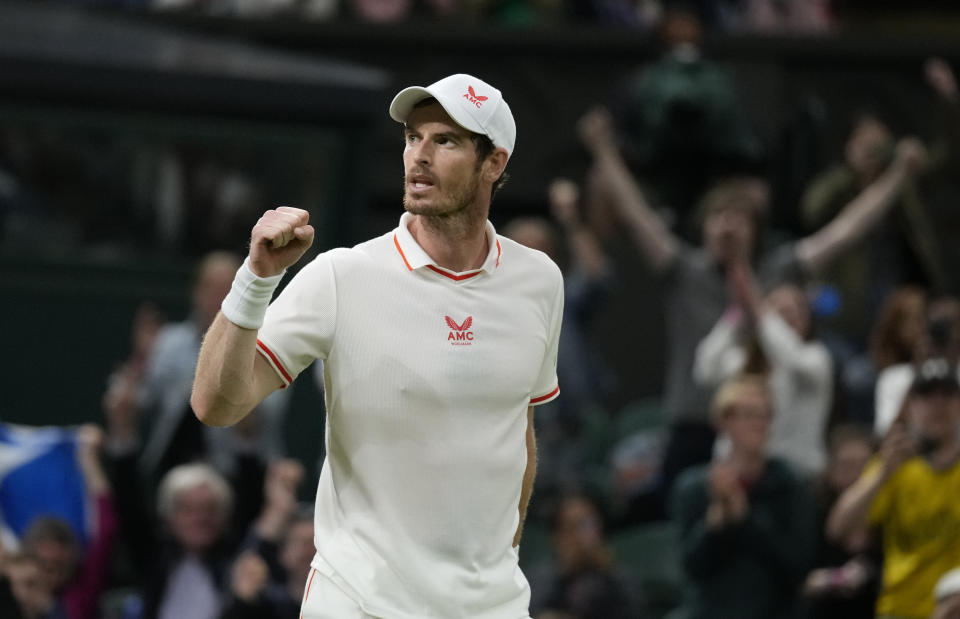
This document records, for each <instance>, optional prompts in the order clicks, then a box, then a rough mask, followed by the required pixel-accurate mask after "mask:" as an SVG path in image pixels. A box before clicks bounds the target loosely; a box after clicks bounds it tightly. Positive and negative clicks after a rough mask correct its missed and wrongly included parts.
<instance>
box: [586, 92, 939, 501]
mask: <svg viewBox="0 0 960 619" xmlns="http://www.w3.org/2000/svg"><path fill="white" fill-rule="evenodd" d="M579 130H580V136H581V140H582V141H583V143H584V145H585V146H586V148H587V149H588V150H589V151H590V152H591V154H592V155H593V159H594V166H595V173H596V175H597V177H598V179H599V183H598V186H599V187H600V189H601V190H602V192H603V194H604V197H606V199H607V200H608V201H609V202H610V204H611V205H612V206H613V208H614V210H615V211H616V213H617V215H618V217H619V218H620V220H621V221H622V222H623V224H624V228H625V230H626V232H627V233H628V234H629V235H630V236H631V239H632V240H633V242H634V244H635V245H636V246H637V248H638V249H639V250H640V253H641V254H642V255H643V257H644V258H645V259H646V261H647V263H648V264H649V266H650V268H651V269H652V270H653V271H655V272H656V274H657V275H658V276H659V277H660V279H661V280H662V286H663V291H664V301H663V303H664V307H665V309H666V312H665V318H666V333H667V336H666V337H667V348H668V361H667V376H666V385H665V389H664V391H665V396H664V400H665V402H664V407H665V409H666V411H667V415H668V417H669V418H670V423H671V430H670V438H669V441H668V445H667V451H666V454H665V457H664V464H663V477H664V484H665V488H667V489H669V485H670V483H671V482H672V480H673V479H674V478H675V477H676V475H677V474H678V473H679V472H680V471H682V470H684V469H685V468H687V467H689V466H691V465H695V464H700V463H703V462H706V461H708V460H709V458H710V455H711V453H712V450H713V441H714V437H715V433H714V431H713V429H712V427H711V426H710V424H709V422H708V420H707V411H708V409H709V402H710V395H711V390H710V389H705V388H702V387H698V386H697V385H696V383H695V382H694V379H693V375H694V373H693V366H694V359H695V356H696V348H697V345H698V344H699V343H700V341H701V340H702V339H703V338H704V337H705V336H706V335H707V334H708V333H709V332H710V329H711V328H712V327H713V325H714V324H716V322H717V320H718V319H719V318H720V317H721V316H722V315H723V313H724V311H725V310H726V309H727V306H728V304H729V302H730V298H729V294H728V288H729V286H730V284H729V283H728V282H727V279H728V275H729V273H730V272H731V271H732V270H731V269H730V267H731V266H733V265H737V264H740V263H742V262H752V263H754V264H756V271H757V273H758V275H759V278H760V281H761V283H763V284H772V283H778V282H781V281H784V280H788V279H797V278H799V277H801V276H803V275H804V274H806V273H811V272H814V271H815V270H816V269H817V268H819V267H820V266H822V265H824V264H827V263H828V262H830V261H831V260H832V259H833V258H834V257H835V256H837V255H838V254H839V253H841V252H843V251H844V250H846V249H848V248H849V247H850V246H851V245H853V244H854V243H855V242H856V241H857V240H859V239H861V238H863V236H864V235H865V234H866V233H867V231H868V230H869V229H870V228H871V226H873V225H875V224H876V222H877V221H878V220H879V219H880V218H881V217H882V216H883V214H884V213H885V212H886V211H887V210H888V209H889V208H890V206H891V204H892V203H893V201H894V199H895V198H896V196H897V195H898V194H899V192H900V190H901V188H902V187H903V186H904V184H905V183H906V182H907V181H908V180H909V179H910V178H911V177H912V176H913V175H914V174H915V173H916V172H917V170H918V169H919V168H920V167H922V164H923V161H924V158H925V151H924V149H923V146H922V145H921V144H920V142H919V141H918V140H916V139H915V138H905V139H903V140H901V142H900V144H898V145H897V149H896V155H895V157H894V159H893V162H892V163H891V164H890V165H889V166H888V167H887V168H886V169H885V170H884V171H883V173H882V174H881V175H880V176H879V177H878V178H877V179H876V180H875V181H873V183H871V184H870V185H868V186H867V187H866V188H865V189H864V190H863V191H862V192H861V193H860V194H859V195H857V196H856V197H855V198H853V200H851V201H850V202H849V203H848V204H847V205H846V206H845V207H844V208H843V210H842V211H841V212H840V214H839V215H837V217H836V218H835V219H833V220H832V221H831V222H830V223H829V224H828V225H826V226H824V227H823V228H821V229H820V230H819V231H817V232H816V233H815V234H813V235H811V236H808V237H805V238H803V239H800V240H799V241H797V242H796V243H793V244H788V245H784V246H780V247H778V248H776V249H775V250H774V251H772V252H769V253H764V255H760V253H761V252H758V251H757V250H758V247H759V246H760V245H761V243H760V241H761V236H762V232H763V231H762V229H761V226H760V223H761V221H762V219H763V215H764V213H765V211H766V206H767V200H768V197H767V187H766V185H765V183H763V182H762V181H760V180H757V179H732V180H728V181H725V182H722V183H719V184H718V185H717V186H716V187H715V188H714V189H712V190H710V191H708V192H707V193H706V195H705V196H704V198H703V200H702V203H701V207H700V211H701V217H702V238H703V241H702V247H699V248H694V247H690V246H688V245H687V244H685V243H684V242H683V241H681V240H680V239H679V238H678V237H677V236H675V235H674V234H673V233H672V232H671V231H670V229H669V228H668V227H667V224H666V223H665V222H664V221H663V220H662V219H661V218H660V217H659V215H658V214H657V212H656V211H655V210H654V208H653V207H652V206H651V205H650V204H648V202H647V200H646V197H645V196H644V194H643V192H642V191H641V190H640V188H639V186H638V185H637V183H636V181H635V180H634V179H633V177H632V176H631V174H630V171H629V170H628V168H627V166H626V164H625V163H624V161H623V158H622V157H621V155H620V153H619V151H618V147H617V143H616V140H615V139H614V134H613V126H612V123H611V120H610V117H609V114H608V113H606V112H605V111H603V110H592V111H591V112H589V113H588V114H587V115H586V116H585V117H584V118H583V119H582V120H581V122H580V127H579Z"/></svg>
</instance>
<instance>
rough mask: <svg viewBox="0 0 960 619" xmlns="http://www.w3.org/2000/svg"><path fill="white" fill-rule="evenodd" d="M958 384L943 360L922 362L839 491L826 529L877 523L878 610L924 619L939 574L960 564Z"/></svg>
mask: <svg viewBox="0 0 960 619" xmlns="http://www.w3.org/2000/svg"><path fill="white" fill-rule="evenodd" d="M958 431H960V382H958V381H957V374H956V370H955V369H954V367H953V366H952V365H950V364H949V363H948V362H947V361H946V360H944V359H931V360H928V361H925V362H924V363H923V364H922V365H921V366H920V368H919V370H918V372H917V377H916V378H915V379H914V383H913V385H912V386H911V388H910V393H909V395H908V398H907V404H906V411H905V418H903V419H901V420H898V422H896V423H895V424H894V425H893V426H892V427H891V429H890V432H889V433H888V434H887V437H886V438H885V439H884V444H883V447H882V449H881V454H880V457H879V458H878V459H877V460H876V461H874V462H873V463H872V464H871V465H870V466H868V467H867V469H866V470H865V471H864V473H863V475H861V476H860V479H859V480H857V482H856V483H855V484H853V486H851V487H850V488H849V489H848V490H847V491H846V492H844V493H843V495H841V497H840V499H839V500H838V501H837V504H836V506H835V507H834V508H833V511H832V512H831V514H830V517H829V519H828V520H827V534H828V535H830V536H831V537H832V538H833V539H835V540H838V541H841V540H845V539H848V538H849V537H850V536H851V535H853V534H856V533H858V532H859V531H861V530H862V527H863V526H864V525H866V524H869V525H872V526H879V527H880V529H881V530H882V536H883V537H882V543H883V556H884V563H883V584H882V590H881V592H880V598H879V600H878V601H877V615H878V616H879V617H884V618H890V619H894V618H895V619H922V618H924V617H929V616H930V614H931V613H933V610H934V598H933V591H934V587H935V585H936V583H937V580H938V579H939V578H940V577H941V576H942V575H943V574H944V573H946V572H947V571H949V570H950V569H952V568H953V567H955V566H957V565H960V440H958Z"/></svg>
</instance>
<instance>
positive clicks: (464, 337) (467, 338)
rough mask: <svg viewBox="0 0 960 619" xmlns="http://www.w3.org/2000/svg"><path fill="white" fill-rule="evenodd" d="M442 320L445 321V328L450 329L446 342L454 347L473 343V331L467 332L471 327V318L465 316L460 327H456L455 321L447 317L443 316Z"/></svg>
mask: <svg viewBox="0 0 960 619" xmlns="http://www.w3.org/2000/svg"><path fill="white" fill-rule="evenodd" d="M444 318H446V319H447V326H448V327H450V334H449V335H448V336H447V341H448V342H450V343H451V344H453V345H454V346H469V345H470V342H472V341H473V331H469V330H468V329H470V327H471V326H472V325H473V316H467V319H466V320H464V321H463V324H462V325H458V324H457V321H456V320H454V319H453V318H450V317H449V316H444Z"/></svg>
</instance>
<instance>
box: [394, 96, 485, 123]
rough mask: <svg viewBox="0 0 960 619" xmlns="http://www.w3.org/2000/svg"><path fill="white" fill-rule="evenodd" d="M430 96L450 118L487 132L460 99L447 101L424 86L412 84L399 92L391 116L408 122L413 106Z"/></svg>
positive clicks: (399, 120)
mask: <svg viewBox="0 0 960 619" xmlns="http://www.w3.org/2000/svg"><path fill="white" fill-rule="evenodd" d="M430 97H433V98H434V99H436V100H437V103H439V104H440V106H441V107H442V108H443V109H444V110H445V111H446V112H447V114H448V115H449V116H450V118H452V119H453V121H454V122H455V123H457V124H458V125H460V126H461V127H463V128H464V129H466V130H467V131H472V132H474V133H482V134H486V131H484V129H483V127H481V126H480V125H479V124H478V123H477V122H476V121H475V120H474V119H473V118H471V117H470V116H469V114H467V113H466V112H464V111H463V110H462V109H460V106H459V101H456V100H455V101H445V100H444V98H443V97H442V95H438V94H437V93H434V92H431V91H430V90H429V89H428V88H424V87H423V86H410V87H408V88H404V89H403V90H401V91H400V92H398V93H397V96H396V97H394V98H393V101H392V102H391V103H390V118H392V119H394V120H395V121H397V122H398V123H405V122H407V119H408V118H409V117H410V112H412V111H413V108H414V107H415V106H416V105H417V104H418V103H420V102H421V101H423V100H424V99H429V98H430Z"/></svg>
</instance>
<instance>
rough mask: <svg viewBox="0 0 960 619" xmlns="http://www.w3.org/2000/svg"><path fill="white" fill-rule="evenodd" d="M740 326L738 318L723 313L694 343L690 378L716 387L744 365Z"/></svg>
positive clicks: (744, 356)
mask: <svg viewBox="0 0 960 619" xmlns="http://www.w3.org/2000/svg"><path fill="white" fill-rule="evenodd" d="M739 330H740V326H739V324H738V321H737V320H736V319H733V318H732V317H730V316H728V315H726V314H724V316H723V317H721V318H720V320H718V321H717V323H716V324H715V325H713V329H711V330H710V333H708V334H707V336H706V337H705V338H703V339H702V340H700V343H699V344H697V351H696V356H695V357H694V361H693V379H694V380H695V381H696V383H697V384H698V385H701V386H703V387H716V386H718V385H720V384H721V383H723V382H724V381H725V380H727V379H729V378H731V377H733V376H735V375H736V374H737V373H738V372H739V371H740V370H741V369H743V366H744V364H745V363H746V360H747V359H746V354H745V352H744V350H743V346H741V344H740V341H739V337H738V336H739Z"/></svg>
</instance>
